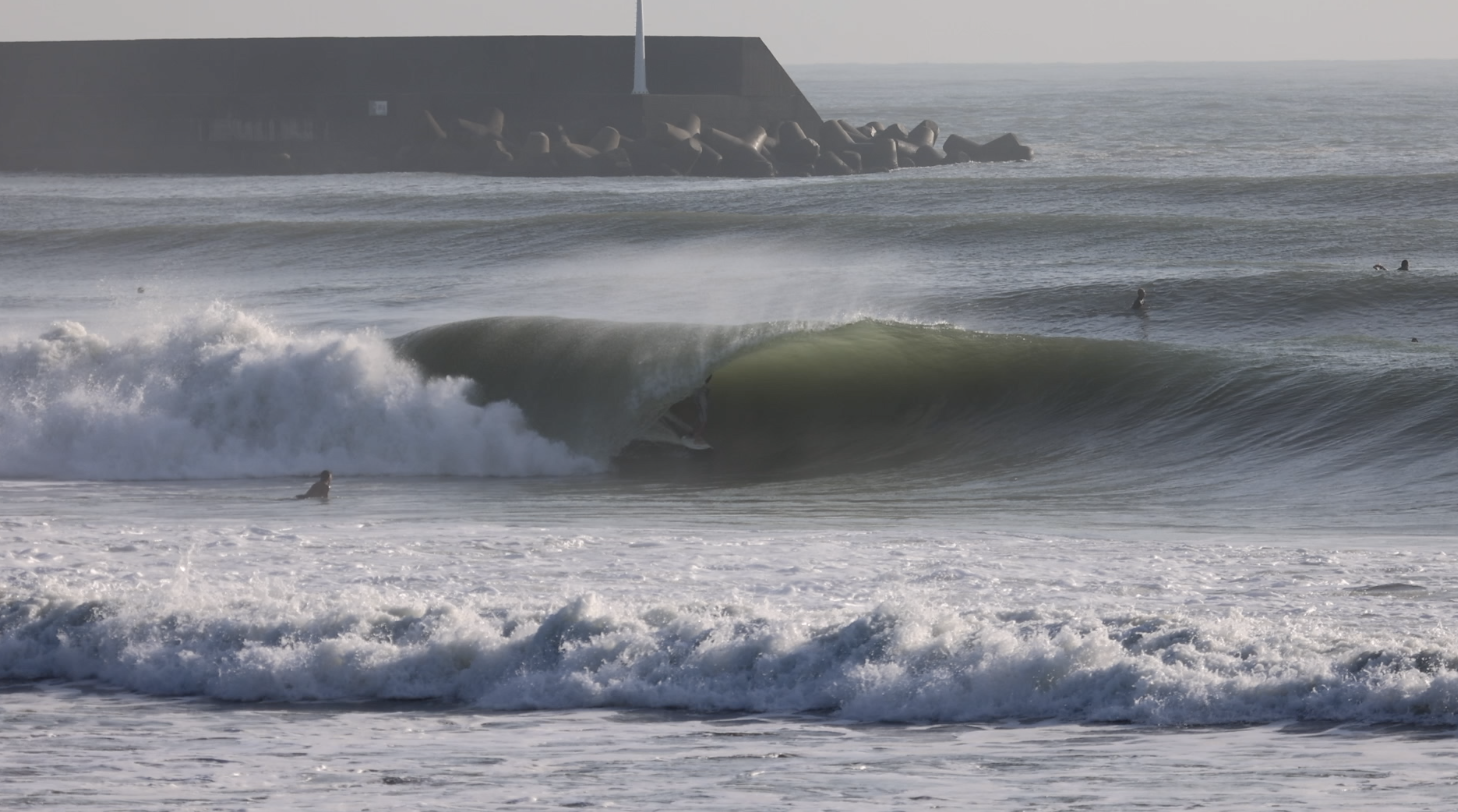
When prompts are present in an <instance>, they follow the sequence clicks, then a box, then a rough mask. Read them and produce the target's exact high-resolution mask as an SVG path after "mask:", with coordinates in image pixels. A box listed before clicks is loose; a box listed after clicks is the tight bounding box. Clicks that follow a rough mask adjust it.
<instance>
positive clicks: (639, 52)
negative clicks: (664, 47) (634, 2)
mask: <svg viewBox="0 0 1458 812" xmlns="http://www.w3.org/2000/svg"><path fill="white" fill-rule="evenodd" d="M633 95H634V96H646V95H648V56H647V53H646V52H645V51H644V49H643V0H638V40H637V42H636V43H635V45H634V46H633Z"/></svg>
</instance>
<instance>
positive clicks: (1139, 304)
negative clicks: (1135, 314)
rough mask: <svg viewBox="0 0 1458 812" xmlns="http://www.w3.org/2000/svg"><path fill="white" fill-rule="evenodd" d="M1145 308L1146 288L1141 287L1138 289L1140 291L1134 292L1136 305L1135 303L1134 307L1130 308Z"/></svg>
mask: <svg viewBox="0 0 1458 812" xmlns="http://www.w3.org/2000/svg"><path fill="white" fill-rule="evenodd" d="M1143 309H1144V288H1140V289H1139V290H1138V292H1136V293H1135V294H1134V305H1133V307H1131V308H1130V310H1143Z"/></svg>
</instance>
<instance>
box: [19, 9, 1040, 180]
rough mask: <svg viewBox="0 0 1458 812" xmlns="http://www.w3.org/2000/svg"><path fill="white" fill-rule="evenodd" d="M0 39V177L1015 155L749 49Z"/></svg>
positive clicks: (803, 168)
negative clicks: (825, 97)
mask: <svg viewBox="0 0 1458 812" xmlns="http://www.w3.org/2000/svg"><path fill="white" fill-rule="evenodd" d="M646 42H647V53H648V57H647V66H648V70H649V75H650V76H651V77H652V78H651V80H650V89H651V91H652V92H651V93H643V94H637V93H629V88H631V87H632V86H633V75H632V74H633V66H634V41H633V38H632V37H571V36H561V37H559V36H544V37H509V36H504V37H490V36H486V37H475V36H468V37H364V38H341V37H317V38H297V39H287V38H286V39H216V40H134V41H94V42H0V171H22V172H25V171H49V172H79V173H91V172H100V173H113V172H122V173H212V174H250V173H253V174H317V173H347V172H388V171H442V172H470V173H479V174H493V175H522V176H552V175H674V174H677V175H693V176H708V175H730V176H741V177H771V176H797V175H833V174H847V173H853V172H874V171H886V170H891V169H900V168H906V167H910V166H928V165H935V164H942V163H948V162H956V161H968V160H970V161H1001V160H1027V159H1028V158H1030V157H1032V150H1031V149H1029V148H1027V147H1026V146H1024V145H1022V144H1020V143H1019V142H1018V140H1017V138H1016V137H1015V136H1012V135H1006V136H1002V137H1001V138H998V139H995V140H993V141H991V142H988V143H984V144H978V143H974V142H972V141H971V140H968V139H966V138H961V137H958V136H947V137H946V138H945V139H943V138H941V134H940V128H938V127H937V125H936V124H935V123H933V122H930V121H927V122H922V123H921V124H918V125H916V126H913V127H910V128H909V129H908V128H906V127H902V126H900V125H896V124H892V125H889V126H883V125H882V124H880V123H876V122H872V123H870V124H866V125H862V126H854V125H852V124H850V123H849V122H845V121H836V120H831V121H826V120H824V119H823V118H822V117H821V116H820V114H819V113H817V112H816V110H815V107H814V106H813V105H812V104H811V103H810V101H809V100H808V99H806V98H805V96H804V94H803V93H801V92H800V89H799V88H798V87H797V86H796V85H795V82H794V80H793V79H792V78H791V77H790V75H789V73H788V72H786V71H785V69H784V67H783V66H782V65H780V63H779V61H778V60H776V59H775V57H774V54H772V53H770V50H769V48H768V47H766V46H765V44H764V42H763V41H761V40H760V39H759V38H757V37H648V38H647V40H646Z"/></svg>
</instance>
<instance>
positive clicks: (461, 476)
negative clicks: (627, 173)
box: [0, 61, 1458, 812]
mask: <svg viewBox="0 0 1458 812" xmlns="http://www.w3.org/2000/svg"><path fill="white" fill-rule="evenodd" d="M790 72H791V74H792V75H793V76H794V77H795V79H796V81H797V82H798V83H799V84H800V86H801V88H802V89H803V90H804V91H805V93H806V95H807V96H808V97H809V98H810V99H811V101H812V102H813V103H815V105H816V107H817V109H818V110H819V112H820V113H821V115H823V116H826V117H836V118H846V119H849V120H851V121H853V122H855V123H862V122H865V121H871V120H880V121H882V122H886V123H889V122H892V121H900V122H902V123H904V124H906V125H907V126H911V125H914V124H916V123H917V122H919V121H920V120H921V119H923V118H930V119H933V120H936V121H937V122H939V123H940V125H941V130H942V133H943V134H947V133H958V134H961V135H964V136H967V137H971V138H973V139H974V140H977V141H985V140H987V139H988V138H991V137H993V136H996V135H999V134H1001V133H1003V132H1009V131H1011V132H1016V133H1018V134H1019V135H1020V137H1021V138H1022V139H1023V141H1024V142H1025V143H1028V144H1030V145H1032V146H1033V147H1034V149H1035V150H1036V158H1035V160H1033V161H1031V162H1026V163H1013V164H961V165H955V166H946V167H938V168H924V169H910V170H903V171H897V172H892V173H888V174H879V175H865V176H856V177H845V178H820V179H773V180H753V181H751V180H732V179H665V178H620V179H597V178H578V179H520V178H516V179H512V178H499V179H498V178H485V177H471V176H451V175H432V174H379V175H344V176H303V177H160V176H153V177H140V176H116V177H96V176H67V175H51V174H8V175H0V797H3V798H4V799H5V801H4V806H6V808H14V809H31V808H34V809H125V810H162V809H168V810H171V809H230V810H231V809H239V810H242V809H249V810H255V809H256V810H265V809H267V810H295V809H296V810H327V809H339V810H368V809H376V810H393V809H402V808H407V807H408V808H412V809H430V810H446V809H518V808H537V807H542V808H564V807H566V808H598V807H617V808H624V809H668V808H673V809H694V810H706V811H711V812H721V811H727V810H757V809H765V808H777V809H796V810H810V809H816V810H826V809H833V810H856V809H867V810H871V809H876V810H880V809H897V810H919V809H970V808H977V809H1007V810H1013V809H1039V810H1045V809H1047V810H1075V809H1077V810H1127V809H1131V808H1139V809H1189V808H1197V807H1198V808H1202V809H1213V810H1246V809H1252V808H1257V807H1259V808H1267V809H1298V808H1314V809H1323V810H1328V809H1363V810H1366V809H1371V808H1374V807H1379V806H1380V807H1384V808H1400V809H1413V810H1417V809H1433V810H1437V809H1447V808H1448V807H1449V806H1450V805H1451V803H1452V798H1453V797H1454V793H1455V792H1458V789H1455V788H1458V736H1455V734H1458V620H1455V606H1458V560H1455V556H1454V555H1453V552H1454V543H1455V541H1458V526H1455V522H1454V515H1455V514H1454V501H1455V497H1458V135H1455V134H1458V62H1452V61H1446V62H1417V61H1412V62H1385V63H1384V62H1373V63H1285V64H1188V65H1183V64H1182V65H1173V64H1131V65H1106V66H1079V65H1027V66H1007V65H1003V66H994V65H983V66H978V65H967V66H933V65H906V66H799V67H791V69H790ZM1404 259H1405V260H1409V261H1410V269H1409V270H1406V271H1401V270H1398V266H1399V263H1400V262H1401V261H1402V260H1404ZM1374 266H1382V267H1380V268H1379V267H1374ZM1139 288H1143V289H1144V290H1145V291H1146V295H1147V299H1146V302H1147V307H1146V308H1144V309H1143V310H1136V309H1134V308H1132V307H1131V304H1132V303H1133V301H1134V297H1135V291H1136V290H1137V289H1139ZM710 376H712V377H710ZM706 378H707V379H709V382H708V386H709V388H708V398H707V419H706V422H705V424H704V430H703V437H704V440H705V441H707V442H708V443H709V444H711V445H712V446H713V448H712V449H711V450H707V451H698V450H691V449H688V448H685V447H682V446H680V445H678V444H677V443H676V442H674V440H675V435H674V433H673V432H672V431H671V430H669V429H668V428H666V426H665V423H664V421H663V419H662V417H663V415H664V414H665V413H666V412H667V411H668V410H669V409H670V408H671V407H674V404H676V403H680V402H681V401H684V400H685V399H688V401H689V402H690V403H692V402H693V400H694V398H695V392H696V391H697V390H698V388H699V387H700V386H701V385H702V384H704V381H705V379H706ZM690 411H692V410H691V409H690ZM680 414H682V411H681V410H680ZM687 419H689V420H692V419H694V417H693V415H692V414H689V416H688V418H687ZM323 469H328V470H330V471H331V472H332V473H333V477H334V481H333V491H332V496H331V498H330V499H328V500H327V501H324V502H321V501H318V500H298V499H295V498H294V496H295V495H297V494H300V493H303V492H304V490H305V489H306V488H307V487H308V486H309V484H310V483H311V482H312V481H313V480H314V479H315V478H316V477H317V476H318V474H319V472H320V471H321V470H323ZM1444 798H1447V799H1448V800H1447V801H1445V800H1444Z"/></svg>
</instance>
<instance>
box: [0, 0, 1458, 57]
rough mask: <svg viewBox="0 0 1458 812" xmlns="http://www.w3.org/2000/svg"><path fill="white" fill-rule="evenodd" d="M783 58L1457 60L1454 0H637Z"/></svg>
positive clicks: (102, 20) (84, 13) (416, 4)
mask: <svg viewBox="0 0 1458 812" xmlns="http://www.w3.org/2000/svg"><path fill="white" fill-rule="evenodd" d="M645 6H646V8H647V17H648V30H649V33H650V34H696V35H715V34H719V35H754V36H760V37H763V38H764V40H765V41H766V42H767V43H768V44H769V46H770V48H771V49H773V50H774V52H775V54H776V55H777V56H778V57H779V58H780V61H781V62H784V63H786V64H805V63H816V62H1129V61H1227V60H1279V59H1458V0H1219V1H1218V2H1217V1H1216V0H1019V2H1010V1H1009V0H1002V2H978V0H921V1H920V2H916V0H909V1H907V2H887V0H731V1H729V2H726V1H725V0H713V1H712V2H711V1H710V0H645ZM0 15H3V16H0V18H3V19H4V21H5V25H4V29H3V32H0V38H3V39H9V40H20V39H139V38H152V37H262V36H280V37H291V36H380V35H388V34H401V35H432V34H435V35H440V34H631V33H632V30H633V2H632V0H409V2H401V0H228V1H227V2H221V1H220V0H0Z"/></svg>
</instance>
